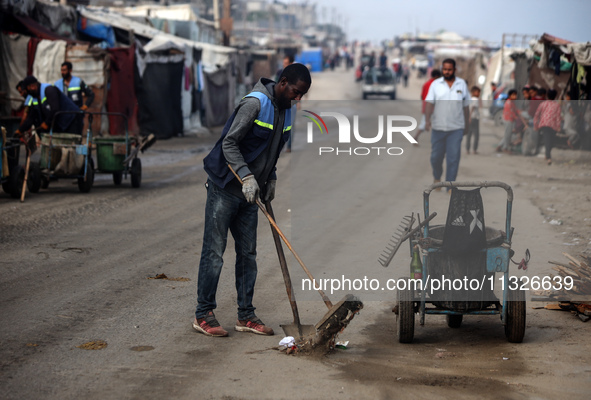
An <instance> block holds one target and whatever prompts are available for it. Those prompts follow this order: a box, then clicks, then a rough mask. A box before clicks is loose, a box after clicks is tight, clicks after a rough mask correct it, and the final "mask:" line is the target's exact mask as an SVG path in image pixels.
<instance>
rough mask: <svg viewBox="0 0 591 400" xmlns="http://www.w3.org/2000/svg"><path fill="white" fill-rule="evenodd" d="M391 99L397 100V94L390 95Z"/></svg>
mask: <svg viewBox="0 0 591 400" xmlns="http://www.w3.org/2000/svg"><path fill="white" fill-rule="evenodd" d="M390 99H392V100H396V92H394V93H392V94H391V95H390Z"/></svg>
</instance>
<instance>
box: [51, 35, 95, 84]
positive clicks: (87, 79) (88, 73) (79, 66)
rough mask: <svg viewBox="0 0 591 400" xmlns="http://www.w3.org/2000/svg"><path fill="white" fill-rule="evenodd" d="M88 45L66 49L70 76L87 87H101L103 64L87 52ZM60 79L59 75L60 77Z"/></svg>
mask: <svg viewBox="0 0 591 400" xmlns="http://www.w3.org/2000/svg"><path fill="white" fill-rule="evenodd" d="M88 47H89V46H88V45H77V46H72V47H70V48H68V61H70V62H71V63H72V74H73V75H74V76H77V77H79V78H80V79H82V80H83V81H84V83H86V84H87V85H93V86H96V87H102V86H103V85H104V84H105V71H104V69H105V62H104V59H103V58H95V57H93V55H92V53H89V52H88ZM60 77H61V75H60Z"/></svg>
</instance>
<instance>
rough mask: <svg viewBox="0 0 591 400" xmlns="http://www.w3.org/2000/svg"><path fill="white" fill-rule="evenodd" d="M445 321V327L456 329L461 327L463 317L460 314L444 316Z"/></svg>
mask: <svg viewBox="0 0 591 400" xmlns="http://www.w3.org/2000/svg"><path fill="white" fill-rule="evenodd" d="M445 319H446V321H447V326H449V327H450V328H454V329H457V328H459V327H460V326H462V319H464V316H463V315H461V314H448V315H446V316H445Z"/></svg>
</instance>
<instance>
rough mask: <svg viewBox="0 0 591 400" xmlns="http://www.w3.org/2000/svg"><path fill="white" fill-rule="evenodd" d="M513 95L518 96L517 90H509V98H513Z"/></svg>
mask: <svg viewBox="0 0 591 400" xmlns="http://www.w3.org/2000/svg"><path fill="white" fill-rule="evenodd" d="M512 94H517V90H515V89H511V90H509V92H507V96H509V97H511V95H512Z"/></svg>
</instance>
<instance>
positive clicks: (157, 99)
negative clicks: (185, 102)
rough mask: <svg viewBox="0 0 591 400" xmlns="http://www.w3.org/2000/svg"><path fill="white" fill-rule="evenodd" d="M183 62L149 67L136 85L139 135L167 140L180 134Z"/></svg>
mask: <svg viewBox="0 0 591 400" xmlns="http://www.w3.org/2000/svg"><path fill="white" fill-rule="evenodd" d="M182 78H183V62H182V61H180V62H169V63H166V64H165V63H156V62H154V63H149V64H147V65H146V69H145V71H144V74H143V77H142V78H141V79H138V80H137V82H136V84H137V85H136V94H137V97H138V99H140V102H139V111H138V123H139V126H140V131H141V132H142V134H144V135H147V134H150V133H153V134H154V135H155V136H156V137H157V138H158V139H168V138H170V137H172V136H174V135H177V134H180V133H182V132H183V113H182V107H181V84H182Z"/></svg>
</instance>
